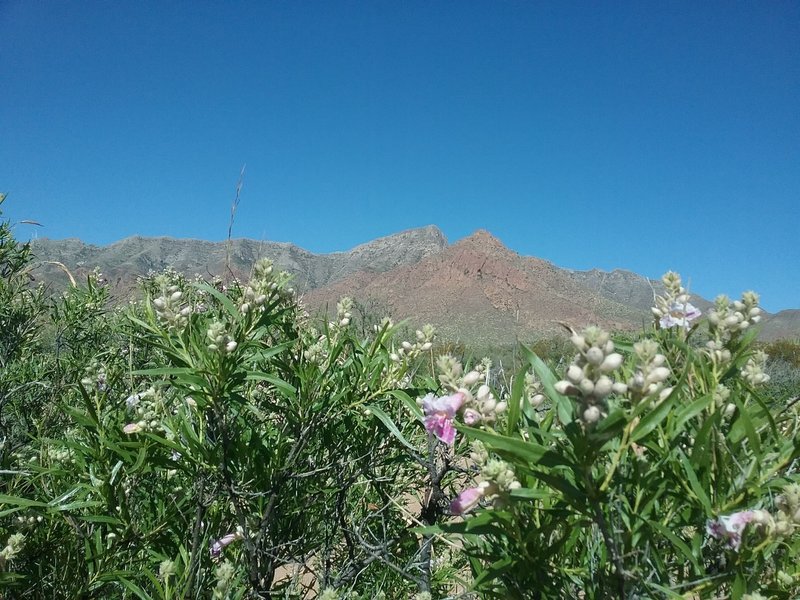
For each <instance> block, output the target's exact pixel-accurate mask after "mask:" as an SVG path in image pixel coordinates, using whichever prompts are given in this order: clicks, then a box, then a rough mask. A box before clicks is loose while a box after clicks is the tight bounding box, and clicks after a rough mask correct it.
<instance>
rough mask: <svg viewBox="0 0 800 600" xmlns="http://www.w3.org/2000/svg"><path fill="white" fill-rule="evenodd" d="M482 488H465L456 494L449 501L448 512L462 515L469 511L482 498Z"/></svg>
mask: <svg viewBox="0 0 800 600" xmlns="http://www.w3.org/2000/svg"><path fill="white" fill-rule="evenodd" d="M483 493H484V488H481V487H474V488H467V489H466V490H464V491H462V492H461V493H460V494H459V495H458V496H456V497H455V498H454V499H453V501H452V502H451V503H450V512H451V513H453V514H454V515H463V514H464V513H465V512H469V511H470V510H472V509H473V508H475V507H476V506H478V503H479V502H480V501H481V498H483Z"/></svg>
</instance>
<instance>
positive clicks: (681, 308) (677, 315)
mask: <svg viewBox="0 0 800 600" xmlns="http://www.w3.org/2000/svg"><path fill="white" fill-rule="evenodd" d="M701 314H702V313H701V312H700V309H699V308H697V307H696V306H693V305H692V304H690V303H688V302H686V303H685V304H681V303H680V302H673V303H672V304H670V305H669V312H668V313H667V314H665V315H664V316H663V317H661V319H660V320H659V323H660V324H661V327H663V328H664V329H669V328H670V327H683V328H684V329H689V328H690V327H691V326H692V324H691V322H692V321H694V320H695V319H696V318H697V317H699V316H700V315H701Z"/></svg>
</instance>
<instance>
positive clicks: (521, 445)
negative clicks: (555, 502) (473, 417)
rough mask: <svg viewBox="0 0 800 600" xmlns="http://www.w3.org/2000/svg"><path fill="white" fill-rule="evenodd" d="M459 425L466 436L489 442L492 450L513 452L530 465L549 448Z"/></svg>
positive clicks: (485, 442) (535, 462)
mask: <svg viewBox="0 0 800 600" xmlns="http://www.w3.org/2000/svg"><path fill="white" fill-rule="evenodd" d="M457 427H458V429H459V431H463V432H464V434H465V435H466V436H468V437H470V438H474V439H478V440H480V441H482V442H483V443H484V444H488V446H489V448H491V449H492V450H496V451H502V452H507V453H510V454H513V455H514V456H516V457H519V458H521V459H522V460H523V461H524V462H525V464H528V465H533V464H537V463H538V462H539V460H540V459H541V458H542V457H543V456H544V455H545V453H547V451H548V450H549V449H548V448H547V447H545V446H542V445H541V444H537V443H536V442H530V441H528V442H526V441H525V440H521V439H519V438H514V437H510V436H505V435H499V434H497V433H494V432H491V431H487V430H485V429H475V428H473V427H467V426H465V425H460V424H459V425H457Z"/></svg>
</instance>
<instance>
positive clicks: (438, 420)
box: [422, 392, 464, 444]
mask: <svg viewBox="0 0 800 600" xmlns="http://www.w3.org/2000/svg"><path fill="white" fill-rule="evenodd" d="M462 404H464V394H462V393H461V392H456V393H455V394H453V395H452V396H442V397H441V398H437V397H435V396H434V395H433V394H428V395H427V396H425V397H424V398H423V399H422V411H423V412H424V413H425V429H427V430H428V431H429V432H430V433H432V434H433V435H435V436H436V437H437V438H439V439H440V440H441V441H443V442H444V443H445V444H452V443H453V442H454V441H455V439H456V430H455V427H453V419H454V418H455V416H456V413H457V412H458V409H459V408H461V405H462Z"/></svg>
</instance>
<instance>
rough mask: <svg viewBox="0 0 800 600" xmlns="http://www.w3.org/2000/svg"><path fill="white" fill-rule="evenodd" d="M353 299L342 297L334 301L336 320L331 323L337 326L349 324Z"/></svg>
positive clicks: (351, 316)
mask: <svg viewBox="0 0 800 600" xmlns="http://www.w3.org/2000/svg"><path fill="white" fill-rule="evenodd" d="M352 310H353V300H352V299H350V298H348V297H346V296H345V297H344V298H342V299H341V300H339V302H337V303H336V322H335V323H331V325H334V326H339V327H347V326H348V325H350V320H351V319H352V318H353V314H352V312H351V311H352Z"/></svg>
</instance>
